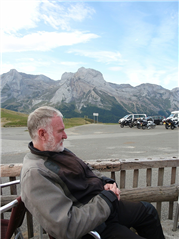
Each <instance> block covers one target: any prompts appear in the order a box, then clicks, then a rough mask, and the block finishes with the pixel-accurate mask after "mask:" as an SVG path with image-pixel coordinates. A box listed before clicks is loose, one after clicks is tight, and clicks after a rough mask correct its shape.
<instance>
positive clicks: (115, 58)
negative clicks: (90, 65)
mask: <svg viewBox="0 0 179 239" xmlns="http://www.w3.org/2000/svg"><path fill="white" fill-rule="evenodd" d="M68 53H75V54H76V55H80V56H85V57H90V58H94V59H95V60H96V61H98V62H103V63H111V62H118V63H120V64H122V63H123V62H124V60H123V59H122V57H121V54H120V53H119V52H112V51H95V52H94V51H83V50H70V51H68Z"/></svg>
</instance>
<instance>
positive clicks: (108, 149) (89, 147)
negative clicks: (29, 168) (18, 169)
mask: <svg viewBox="0 0 179 239" xmlns="http://www.w3.org/2000/svg"><path fill="white" fill-rule="evenodd" d="M66 133H67V135H68V139H67V140H65V142H64V145H65V147H67V148H68V149H70V150H71V151H73V152H74V153H75V154H76V155H77V156H79V157H80V158H81V159H84V160H90V159H108V158H118V159H126V158H146V157H152V158H154V157H178V156H179V150H178V147H179V128H177V129H175V130H171V129H168V130H166V129H165V127H164V125H157V126H156V128H155V129H150V130H147V129H146V130H142V129H137V128H136V127H133V128H129V127H124V128H120V126H119V125H118V124H116V125H105V124H89V125H83V126H78V127H73V128H70V129H66ZM1 134H2V135H1V147H2V148H1V152H2V154H1V163H22V161H23V157H24V155H25V154H26V153H27V152H28V142H30V137H29V134H28V131H27V128H25V127H21V128H2V129H1Z"/></svg>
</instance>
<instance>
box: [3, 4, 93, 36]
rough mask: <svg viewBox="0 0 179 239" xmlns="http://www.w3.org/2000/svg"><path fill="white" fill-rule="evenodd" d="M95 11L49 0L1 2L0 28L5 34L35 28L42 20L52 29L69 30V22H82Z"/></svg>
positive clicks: (85, 6)
mask: <svg viewBox="0 0 179 239" xmlns="http://www.w3.org/2000/svg"><path fill="white" fill-rule="evenodd" d="M94 13H95V10H94V9H93V8H91V7H89V6H87V5H86V4H84V3H73V4H72V3H66V2H60V1H50V0H45V1H43V0H38V1H37V0H23V1H22V0H21V1H20V0H13V1H12V0H11V1H10V0H1V19H2V23H1V27H2V28H3V31H4V32H6V33H15V32H18V31H19V30H21V29H25V30H27V29H31V28H35V27H37V24H38V23H39V22H40V21H41V20H42V21H43V22H44V23H45V24H47V25H50V26H51V27H52V28H54V29H59V27H60V28H61V29H62V30H70V29H71V27H70V23H71V21H82V20H84V19H85V18H86V17H90V16H91V15H92V14H94Z"/></svg>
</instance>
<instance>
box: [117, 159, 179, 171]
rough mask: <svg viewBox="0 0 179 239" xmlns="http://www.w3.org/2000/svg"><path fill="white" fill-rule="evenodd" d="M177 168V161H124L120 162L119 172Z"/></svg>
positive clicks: (178, 163) (178, 162) (178, 161)
mask: <svg viewBox="0 0 179 239" xmlns="http://www.w3.org/2000/svg"><path fill="white" fill-rule="evenodd" d="M161 167H164V168H166V167H179V159H160V160H153V159H152V160H131V161H129V160H126V161H121V162H120V169H121V170H130V169H144V168H161Z"/></svg>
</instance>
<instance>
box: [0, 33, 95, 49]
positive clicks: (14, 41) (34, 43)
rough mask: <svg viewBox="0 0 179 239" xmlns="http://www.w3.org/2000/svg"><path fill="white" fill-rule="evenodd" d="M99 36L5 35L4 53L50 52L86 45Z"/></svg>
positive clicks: (90, 34) (83, 34) (58, 34)
mask: <svg viewBox="0 0 179 239" xmlns="http://www.w3.org/2000/svg"><path fill="white" fill-rule="evenodd" d="M98 37H99V36H98V35H96V34H92V33H83V32H80V31H74V32H37V33H32V34H28V35H26V36H23V37H17V36H15V35H8V34H4V36H3V37H2V40H3V41H2V50H1V51H2V52H23V51H49V50H51V49H53V48H56V47H60V46H71V45H74V44H78V43H85V42H87V41H89V40H91V39H94V38H98Z"/></svg>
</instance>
